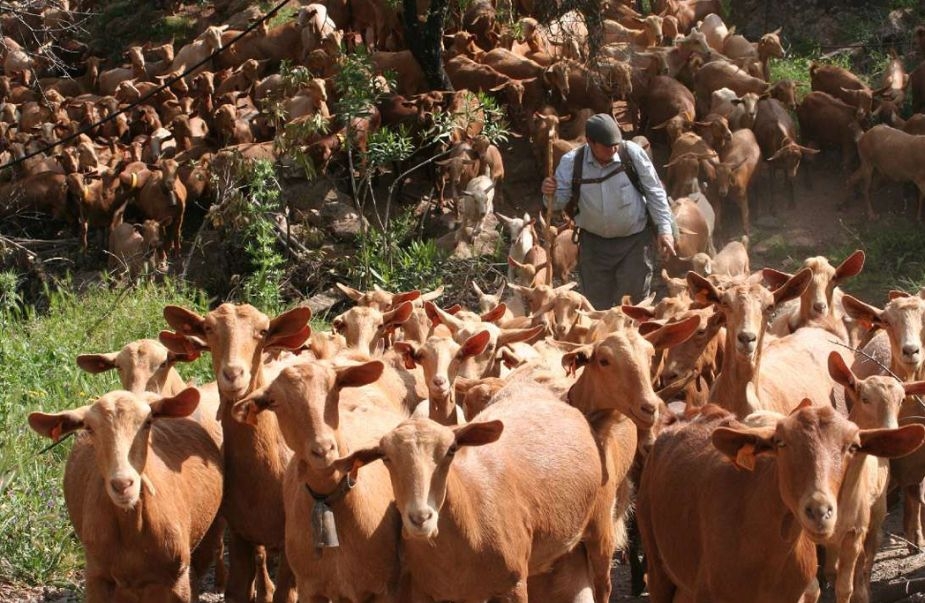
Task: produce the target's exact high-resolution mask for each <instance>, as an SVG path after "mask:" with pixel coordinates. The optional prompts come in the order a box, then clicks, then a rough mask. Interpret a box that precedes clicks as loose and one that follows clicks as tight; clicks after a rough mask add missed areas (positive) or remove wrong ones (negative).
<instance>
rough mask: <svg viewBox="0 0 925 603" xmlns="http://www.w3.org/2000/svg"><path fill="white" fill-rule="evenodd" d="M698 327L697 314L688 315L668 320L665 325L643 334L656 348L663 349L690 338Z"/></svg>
mask: <svg viewBox="0 0 925 603" xmlns="http://www.w3.org/2000/svg"><path fill="white" fill-rule="evenodd" d="M699 327H700V317H699V316H688V317H687V318H686V319H684V320H680V321H678V322H670V323H668V324H667V325H665V326H663V327H661V328H659V329H656V330H655V331H652V332H651V333H649V334H648V335H646V336H645V338H646V340H648V342H649V343H651V344H652V346H653V347H654V348H655V349H656V350H659V349H665V348H670V347H674V346H676V345H680V344H682V343H684V342H685V341H687V340H688V339H690V338H691V335H693V334H694V333H695V332H696V331H697V329H698V328H699Z"/></svg>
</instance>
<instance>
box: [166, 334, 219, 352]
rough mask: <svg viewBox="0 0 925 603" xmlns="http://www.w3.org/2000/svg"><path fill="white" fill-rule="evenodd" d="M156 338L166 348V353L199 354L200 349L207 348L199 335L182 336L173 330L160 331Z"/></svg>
mask: <svg viewBox="0 0 925 603" xmlns="http://www.w3.org/2000/svg"><path fill="white" fill-rule="evenodd" d="M157 338H158V340H159V341H160V342H161V344H163V346H164V347H165V348H167V351H168V353H174V354H177V355H193V354H195V355H197V356H198V355H199V353H200V352H201V351H202V350H208V349H209V346H208V345H207V344H206V343H205V342H204V341H203V340H202V339H200V338H199V337H194V336H183V335H180V334H179V333H174V332H173V331H161V332H160V333H159V334H158V336H157Z"/></svg>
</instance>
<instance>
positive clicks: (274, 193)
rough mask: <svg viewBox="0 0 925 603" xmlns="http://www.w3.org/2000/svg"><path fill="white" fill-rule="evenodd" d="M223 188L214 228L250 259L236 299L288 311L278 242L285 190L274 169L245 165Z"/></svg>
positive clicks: (211, 215)
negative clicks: (283, 295)
mask: <svg viewBox="0 0 925 603" xmlns="http://www.w3.org/2000/svg"><path fill="white" fill-rule="evenodd" d="M232 172H233V173H232V174H231V176H230V178H229V179H228V180H226V181H225V182H222V183H221V185H220V187H219V200H218V201H217V202H216V203H215V205H213V206H212V208H211V209H210V210H209V219H210V220H211V221H212V224H213V226H215V227H216V228H218V229H220V230H223V231H224V232H225V234H226V235H228V239H227V242H228V245H229V247H230V250H231V251H232V252H234V251H236V250H239V251H243V252H244V253H245V254H246V257H247V260H248V266H247V271H248V272H247V273H246V274H245V275H244V277H243V279H242V283H241V287H240V288H239V290H238V291H237V292H236V293H235V295H234V296H233V297H235V298H236V299H238V300H239V301H241V302H246V303H249V304H252V305H253V306H255V307H257V308H260V309H261V310H263V311H264V312H267V313H273V312H276V311H278V310H279V309H280V308H281V307H282V296H281V292H280V290H281V287H282V281H283V276H284V270H283V268H284V266H285V265H286V260H285V258H284V257H283V256H282V254H281V253H280V251H279V248H278V243H277V234H276V233H277V227H276V222H275V219H276V216H279V215H280V214H281V212H282V211H283V209H284V208H282V207H281V206H280V185H279V182H278V181H277V179H276V172H275V168H274V166H273V164H272V163H271V162H269V161H266V160H260V161H255V162H244V161H239V162H238V163H237V165H236V166H234V167H233V168H232Z"/></svg>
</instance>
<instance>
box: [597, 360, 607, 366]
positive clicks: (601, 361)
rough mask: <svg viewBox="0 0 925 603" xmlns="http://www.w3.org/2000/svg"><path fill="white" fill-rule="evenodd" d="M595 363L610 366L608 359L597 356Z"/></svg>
mask: <svg viewBox="0 0 925 603" xmlns="http://www.w3.org/2000/svg"><path fill="white" fill-rule="evenodd" d="M597 363H598V365H600V366H610V361H609V360H607V359H606V358H599V359H598V361H597Z"/></svg>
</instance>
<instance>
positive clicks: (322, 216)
mask: <svg viewBox="0 0 925 603" xmlns="http://www.w3.org/2000/svg"><path fill="white" fill-rule="evenodd" d="M282 200H283V202H285V203H286V204H287V205H288V206H289V207H290V208H291V209H292V210H293V212H294V213H295V214H296V216H297V218H298V219H300V220H305V221H306V222H308V223H309V224H311V225H312V226H314V227H315V228H319V229H321V230H324V231H327V232H330V233H331V234H332V235H334V236H335V237H336V238H338V239H340V240H349V241H352V240H355V239H356V237H357V235H358V234H359V233H360V230H361V227H362V225H363V220H362V219H361V217H360V215H359V214H358V213H357V211H356V208H355V207H354V205H353V201H351V199H350V197H349V196H348V195H345V194H344V193H342V192H340V191H339V190H338V189H337V187H336V186H334V183H333V181H331V180H328V179H326V178H320V179H318V180H316V181H314V182H305V181H294V182H287V183H286V185H285V186H284V187H283V190H282Z"/></svg>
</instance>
